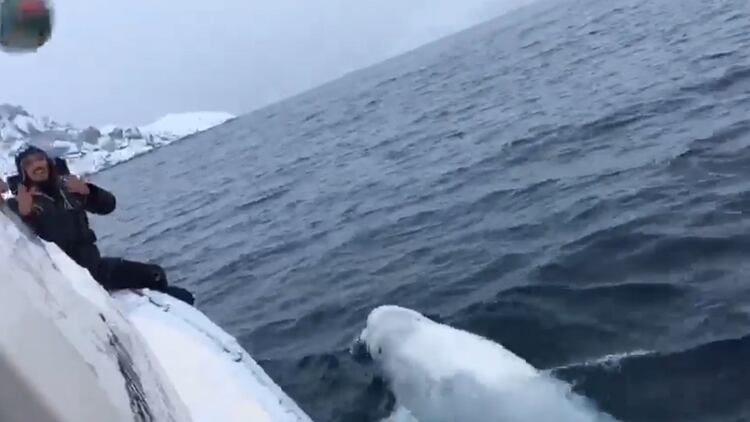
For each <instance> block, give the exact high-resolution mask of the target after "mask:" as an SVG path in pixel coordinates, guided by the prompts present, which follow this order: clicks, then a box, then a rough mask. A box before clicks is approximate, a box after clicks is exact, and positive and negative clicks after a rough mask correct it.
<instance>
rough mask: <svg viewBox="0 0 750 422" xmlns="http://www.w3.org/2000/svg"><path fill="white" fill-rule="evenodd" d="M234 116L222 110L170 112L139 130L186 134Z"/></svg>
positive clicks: (167, 134)
mask: <svg viewBox="0 0 750 422" xmlns="http://www.w3.org/2000/svg"><path fill="white" fill-rule="evenodd" d="M234 117H235V116H234V115H232V114H229V113H224V112H215V111H199V112H193V113H171V114H167V115H166V116H164V117H162V118H161V119H159V120H157V121H155V122H154V123H151V124H150V125H146V126H141V130H142V131H144V132H146V133H152V134H154V135H165V136H170V135H174V136H180V137H183V136H188V135H190V134H193V133H195V132H201V131H204V130H206V129H208V128H211V127H214V126H216V125H219V124H221V123H224V122H226V121H227V120H230V119H233V118H234Z"/></svg>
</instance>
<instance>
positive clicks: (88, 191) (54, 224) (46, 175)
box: [8, 146, 195, 305]
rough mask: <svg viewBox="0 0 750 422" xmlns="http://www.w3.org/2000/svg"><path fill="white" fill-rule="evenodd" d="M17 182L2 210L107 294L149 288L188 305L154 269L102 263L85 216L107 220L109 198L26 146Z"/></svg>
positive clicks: (112, 205)
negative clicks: (61, 172)
mask: <svg viewBox="0 0 750 422" xmlns="http://www.w3.org/2000/svg"><path fill="white" fill-rule="evenodd" d="M16 168H17V169H18V174H19V175H20V177H21V182H20V183H19V185H18V194H17V195H16V197H15V198H10V199H9V200H8V206H9V207H10V208H11V209H12V210H13V211H15V212H16V213H17V214H18V215H19V216H20V217H21V219H22V220H23V221H24V222H25V223H26V224H27V225H28V226H29V227H30V228H31V229H32V230H33V231H34V232H35V233H36V234H37V235H38V236H39V237H41V238H42V239H44V240H46V241H48V242H52V243H55V244H56V245H57V246H59V247H60V249H62V250H63V251H64V252H65V253H66V254H67V255H68V256H69V257H70V258H71V259H73V260H74V261H75V262H77V263H78V265H80V266H82V267H84V268H86V269H88V270H89V272H90V273H91V275H92V276H93V277H94V279H96V281H98V282H99V283H100V284H101V285H102V286H104V288H105V289H107V290H110V291H111V290H118V289H138V288H149V289H152V290H157V291H161V292H165V293H168V294H170V295H172V296H174V297H176V298H178V299H180V300H182V301H184V302H187V303H189V304H191V305H192V304H193V302H194V301H195V298H194V297H193V295H192V294H191V293H190V292H189V291H187V290H185V289H182V288H180V287H177V286H169V285H168V283H167V277H166V274H165V273H164V270H163V269H162V268H161V267H160V266H158V265H151V264H144V263H140V262H134V261H127V260H124V259H121V258H102V257H101V255H100V253H99V248H98V247H97V246H96V240H97V239H96V234H95V233H94V231H93V230H92V229H91V228H90V227H89V221H88V217H87V215H86V212H90V213H94V214H99V215H107V214H109V213H111V212H112V211H114V209H115V205H116V201H115V197H114V195H112V193H110V192H108V191H106V190H104V189H102V188H101V187H99V186H97V185H94V184H93V183H86V182H84V181H82V180H81V179H79V178H77V177H75V176H71V175H68V176H61V175H59V174H58V173H57V171H56V169H55V165H54V162H53V161H52V160H51V159H50V158H49V156H48V155H47V154H46V153H45V152H44V151H43V150H41V149H39V148H37V147H34V146H29V147H28V148H26V149H25V150H23V151H21V152H19V154H18V155H17V156H16Z"/></svg>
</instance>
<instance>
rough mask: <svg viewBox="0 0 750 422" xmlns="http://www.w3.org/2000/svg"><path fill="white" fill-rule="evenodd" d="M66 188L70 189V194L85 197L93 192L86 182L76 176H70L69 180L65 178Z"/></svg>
mask: <svg viewBox="0 0 750 422" xmlns="http://www.w3.org/2000/svg"><path fill="white" fill-rule="evenodd" d="M65 187H66V188H68V190H69V191H70V192H73V193H78V194H81V195H84V196H85V195H88V194H89V193H90V192H91V190H90V189H89V185H87V184H86V182H84V181H83V180H81V179H79V178H78V177H76V176H68V177H67V178H65Z"/></svg>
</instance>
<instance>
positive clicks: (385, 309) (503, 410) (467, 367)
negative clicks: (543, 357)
mask: <svg viewBox="0 0 750 422" xmlns="http://www.w3.org/2000/svg"><path fill="white" fill-rule="evenodd" d="M359 342H360V344H361V345H364V346H365V347H366V349H367V351H368V352H369V355H370V356H371V357H372V359H373V361H374V362H375V364H376V366H377V368H378V369H379V370H380V372H381V373H382V375H383V376H384V378H385V379H386V380H387V381H388V382H389V384H390V387H391V389H392V391H393V393H394V395H395V396H396V403H397V405H398V406H399V407H398V408H397V410H396V411H395V412H394V414H393V415H391V417H390V418H389V419H388V420H390V421H413V420H416V421H421V422H427V421H430V422H448V421H465V422H475V421H476V422H479V421H486V420H498V421H505V422H536V421H546V420H554V421H558V422H594V421H597V422H599V421H613V420H614V419H613V418H612V417H611V416H609V415H606V414H604V413H601V412H599V411H598V410H596V409H595V407H594V406H593V404H592V403H590V402H589V401H587V400H586V399H585V398H583V397H581V396H578V395H576V394H575V393H574V392H573V391H572V389H571V386H570V385H568V384H566V383H564V382H562V381H560V380H558V379H556V378H554V377H552V376H551V375H549V374H547V373H543V372H541V371H538V370H537V369H536V368H534V367H533V366H531V365H530V364H529V363H527V362H526V361H525V360H523V359H522V358H520V357H519V356H516V355H515V354H513V353H512V352H510V351H509V350H507V349H506V348H504V347H503V346H501V345H500V344H497V343H495V342H492V341H490V340H488V339H485V338H483V337H480V336H477V335H475V334H472V333H469V332H466V331H463V330H459V329H456V328H453V327H450V326H448V325H444V324H439V323H437V322H434V321H432V320H430V319H428V318H426V317H425V316H423V315H421V314H420V313H418V312H416V311H413V310H411V309H406V308H401V307H397V306H381V307H378V308H376V309H374V310H373V311H372V312H371V313H370V315H369V316H368V318H367V325H366V327H365V329H364V330H363V331H362V333H361V335H360V337H359ZM456 345H460V347H456Z"/></svg>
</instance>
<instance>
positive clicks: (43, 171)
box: [21, 152, 49, 183]
mask: <svg viewBox="0 0 750 422" xmlns="http://www.w3.org/2000/svg"><path fill="white" fill-rule="evenodd" d="M21 168H22V169H23V171H24V173H25V174H26V177H27V178H28V179H30V180H31V181H32V182H35V183H41V182H45V181H47V178H49V163H47V157H46V156H45V155H44V154H41V153H38V152H35V153H33V154H29V155H28V156H26V157H24V158H23V160H21Z"/></svg>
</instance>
